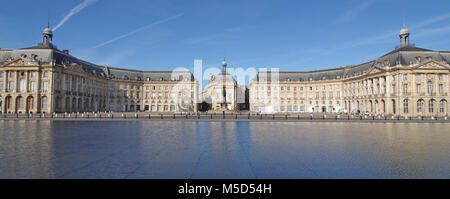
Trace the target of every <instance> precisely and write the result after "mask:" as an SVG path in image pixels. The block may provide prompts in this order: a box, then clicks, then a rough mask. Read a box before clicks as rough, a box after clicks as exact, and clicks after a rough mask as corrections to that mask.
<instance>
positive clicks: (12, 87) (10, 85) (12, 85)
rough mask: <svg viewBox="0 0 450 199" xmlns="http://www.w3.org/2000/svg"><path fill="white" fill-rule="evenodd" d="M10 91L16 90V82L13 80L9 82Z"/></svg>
mask: <svg viewBox="0 0 450 199" xmlns="http://www.w3.org/2000/svg"><path fill="white" fill-rule="evenodd" d="M8 91H9V92H14V82H13V81H10V82H9V85H8Z"/></svg>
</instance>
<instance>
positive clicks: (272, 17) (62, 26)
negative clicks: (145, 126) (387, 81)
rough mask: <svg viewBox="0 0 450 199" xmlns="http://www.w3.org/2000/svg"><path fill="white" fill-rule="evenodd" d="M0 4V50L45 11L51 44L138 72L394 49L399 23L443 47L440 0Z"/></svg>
mask: <svg viewBox="0 0 450 199" xmlns="http://www.w3.org/2000/svg"><path fill="white" fill-rule="evenodd" d="M3 1H5V0H3ZM2 5H3V6H1V7H0V26H1V27H2V28H1V31H0V48H23V47H27V46H32V45H35V44H37V43H38V42H40V41H41V34H42V30H43V29H44V28H45V26H46V25H47V19H48V18H50V25H51V27H52V28H55V27H57V29H56V30H55V31H54V43H55V44H56V45H57V46H58V48H59V49H69V50H70V52H71V54H72V55H74V56H76V57H79V58H82V59H85V60H87V61H90V62H93V63H96V64H99V65H103V64H107V65H111V66H115V67H124V68H132V69H140V70H170V69H174V68H176V67H185V68H190V69H192V68H193V62H194V59H202V60H203V64H204V66H206V67H210V66H217V67H219V66H220V62H221V61H222V59H223V58H224V57H225V58H226V59H227V61H228V63H229V66H230V67H242V68H248V67H255V68H260V67H278V68H280V70H317V69H326V68H331V67H338V66H345V65H350V64H359V63H363V62H365V61H369V60H372V59H374V58H377V57H379V56H381V55H383V54H385V53H387V52H389V51H391V50H393V49H394V48H395V46H396V45H398V44H399V39H398V32H399V31H400V28H401V26H402V24H403V23H406V25H407V27H408V28H409V29H410V32H411V42H412V43H415V44H416V46H419V47H423V48H429V49H436V50H449V49H450V48H449V46H450V40H449V39H448V37H449V36H450V10H449V9H448V8H449V7H450V1H448V0H442V1H436V0H429V1H423V0H420V1H412V0H405V1H392V0H367V1H362V0H342V1H336V0H332V1H294V0H292V1H283V0H276V1H275V0H272V1H269V0H255V1H252V0H226V1H225V0H221V1H219V0H189V1H186V0H156V1H153V0H128V1H124V0H64V1H57V0H41V1H33V0H28V1H25V0H15V1H9V0H8V1H7V2H3V3H2ZM5 5H7V6H5ZM71 11H72V12H71ZM58 24H59V25H58Z"/></svg>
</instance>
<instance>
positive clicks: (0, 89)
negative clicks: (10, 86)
mask: <svg viewBox="0 0 450 199" xmlns="http://www.w3.org/2000/svg"><path fill="white" fill-rule="evenodd" d="M0 91H3V82H0Z"/></svg>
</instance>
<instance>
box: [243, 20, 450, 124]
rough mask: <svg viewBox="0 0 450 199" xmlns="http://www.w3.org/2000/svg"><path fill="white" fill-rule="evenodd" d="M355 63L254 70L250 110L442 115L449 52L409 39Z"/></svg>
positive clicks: (403, 35) (445, 104)
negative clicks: (419, 45)
mask: <svg viewBox="0 0 450 199" xmlns="http://www.w3.org/2000/svg"><path fill="white" fill-rule="evenodd" d="M400 42H401V43H400V47H399V48H397V49H395V50H394V51H392V52H389V53H388V54H386V55H384V56H382V57H380V58H378V59H376V60H373V61H370V62H367V63H363V64H360V65H356V66H346V67H340V68H334V69H328V70H320V71H309V72H298V71H292V72H287V71H282V72H272V71H263V72H259V73H258V74H257V76H256V77H255V78H254V79H252V80H251V82H250V111H253V112H268V113H273V112H286V113H289V112H327V113H336V112H344V113H366V112H367V113H370V114H371V115H398V116H447V115H448V108H449V105H448V101H449V85H450V83H449V81H450V77H449V75H450V65H449V63H450V51H433V50H427V49H423V48H417V47H414V46H412V45H410V44H409V32H408V30H407V29H406V28H402V30H401V32H400Z"/></svg>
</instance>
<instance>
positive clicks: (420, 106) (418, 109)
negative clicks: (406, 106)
mask: <svg viewBox="0 0 450 199" xmlns="http://www.w3.org/2000/svg"><path fill="white" fill-rule="evenodd" d="M422 107H423V101H422V100H419V101H417V112H418V113H422Z"/></svg>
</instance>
